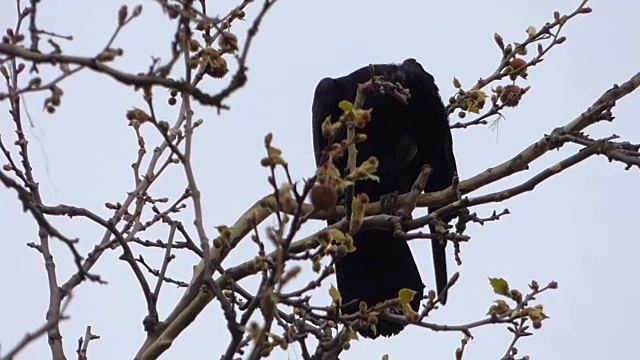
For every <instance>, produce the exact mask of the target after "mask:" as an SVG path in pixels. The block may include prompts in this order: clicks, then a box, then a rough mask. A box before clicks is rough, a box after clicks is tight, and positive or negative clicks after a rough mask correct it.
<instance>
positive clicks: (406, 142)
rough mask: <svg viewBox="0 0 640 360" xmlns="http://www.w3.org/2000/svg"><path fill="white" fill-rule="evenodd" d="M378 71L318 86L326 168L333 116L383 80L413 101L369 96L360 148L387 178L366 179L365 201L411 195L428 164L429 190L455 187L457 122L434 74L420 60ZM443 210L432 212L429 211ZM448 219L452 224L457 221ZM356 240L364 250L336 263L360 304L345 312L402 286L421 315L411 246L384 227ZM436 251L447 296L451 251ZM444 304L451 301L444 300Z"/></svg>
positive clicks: (436, 247)
mask: <svg viewBox="0 0 640 360" xmlns="http://www.w3.org/2000/svg"><path fill="white" fill-rule="evenodd" d="M373 69H374V71H373V74H372V71H371V68H370V67H369V66H365V67H362V68H360V69H358V70H356V71H354V72H352V73H351V74H349V75H346V76H343V77H339V78H335V79H333V78H324V79H322V80H321V81H320V82H319V83H318V85H317V87H316V89H315V94H314V98H313V105H312V115H313V147H314V153H315V159H316V165H317V166H319V165H320V163H321V161H323V152H324V150H325V149H326V147H327V143H328V140H327V139H326V138H324V137H323V136H322V126H321V125H322V122H323V121H324V120H325V118H326V117H327V116H329V115H331V118H332V121H336V120H337V119H338V118H339V117H340V115H341V114H342V110H341V109H340V108H339V107H338V103H339V102H340V101H342V100H348V101H351V102H353V101H354V99H355V96H356V91H357V87H358V84H359V83H364V82H366V81H368V80H369V79H371V77H372V75H376V76H382V77H383V80H385V81H389V82H391V83H399V84H400V85H402V87H404V88H405V89H409V91H410V95H411V97H410V99H409V101H408V104H403V103H401V102H400V101H399V100H397V99H395V98H393V97H392V96H390V95H384V94H376V95H367V97H366V99H365V102H364V106H363V109H370V108H373V111H372V113H371V120H370V121H369V122H368V123H367V125H366V126H365V128H364V129H357V132H364V133H365V134H366V135H367V139H366V140H365V141H364V142H363V143H359V144H358V145H357V149H358V156H357V163H358V164H360V163H361V162H362V161H364V160H366V159H368V158H369V157H370V156H375V157H377V159H378V161H379V165H378V171H377V173H376V175H378V176H379V178H380V181H379V182H375V181H370V180H366V181H358V182H356V185H355V188H354V194H355V195H356V196H357V194H359V193H361V192H365V193H366V194H367V195H368V196H369V198H370V200H371V202H375V201H378V200H380V197H381V196H384V195H387V194H390V193H393V192H398V193H399V194H403V193H406V192H408V191H409V190H410V189H411V186H412V184H413V182H414V181H415V180H416V178H417V177H418V174H419V173H420V171H421V168H422V166H423V164H429V165H430V166H431V167H432V172H431V174H430V176H429V178H428V181H427V183H426V187H425V191H427V192H430V191H438V190H442V189H445V188H447V187H449V186H450V185H451V183H452V180H453V177H454V174H455V172H456V161H455V157H454V154H453V141H452V138H451V131H450V129H449V121H448V118H447V114H446V111H445V108H444V104H443V103H442V100H441V98H440V95H439V90H438V87H437V86H436V84H435V81H434V78H433V76H432V75H431V74H429V73H428V72H426V71H425V70H424V69H423V68H422V66H421V65H420V64H419V63H418V62H417V61H416V60H415V59H407V60H405V61H403V62H402V64H378V65H374V66H373ZM342 136H344V134H342ZM341 139H342V138H340V139H337V141H340V140H341ZM334 141H335V140H334ZM346 158H347V157H346V155H345V156H342V157H340V158H339V159H336V163H335V165H336V166H337V168H338V169H340V170H341V171H343V169H344V168H345V167H346ZM436 209H437V208H429V209H428V211H429V212H432V211H435V210H436ZM444 220H445V221H450V218H449V219H444ZM331 223H333V222H332V221H330V222H329V224H331ZM431 232H432V233H433V229H431ZM354 241H355V246H356V250H355V251H354V252H352V253H349V254H347V255H346V256H344V257H340V258H338V259H337V261H336V277H337V282H338V290H339V291H340V294H341V297H342V303H343V304H344V303H347V302H349V301H351V300H353V299H358V301H354V302H353V304H352V305H350V306H343V307H342V312H343V313H345V314H351V313H353V312H356V311H358V303H359V301H364V302H365V303H366V304H367V305H368V306H373V305H375V304H376V303H378V302H381V301H384V300H388V299H393V298H396V297H397V296H398V291H399V290H400V289H402V288H409V289H412V290H415V291H416V292H417V293H416V295H415V297H414V300H413V301H412V303H411V306H412V308H413V309H414V310H416V311H418V308H419V305H420V298H421V297H422V296H423V288H424V284H423V283H422V279H421V277H420V273H419V271H418V268H417V266H416V263H415V261H414V259H413V256H412V254H411V250H410V248H409V245H408V244H407V242H406V241H403V240H399V239H396V238H394V237H393V234H392V233H390V232H387V231H384V230H378V229H371V230H363V231H360V232H358V233H357V234H356V235H355V236H354ZM432 252H433V264H434V271H435V278H436V287H437V290H438V293H440V292H441V291H442V290H443V289H444V287H445V285H446V284H447V281H448V277H447V264H446V256H445V255H446V253H445V247H444V246H443V245H441V244H440V242H439V241H438V240H432ZM444 302H446V297H444V298H443V303H444ZM402 329H403V326H402V325H401V324H399V323H396V322H392V321H389V320H387V321H384V320H382V319H379V322H378V324H377V326H376V330H377V332H376V333H375V334H374V333H373V331H372V330H371V328H366V329H360V330H358V332H359V333H360V334H361V335H362V336H365V337H369V338H376V337H378V335H383V336H387V337H388V336H391V335H395V334H397V333H399V332H400V331H401V330H402Z"/></svg>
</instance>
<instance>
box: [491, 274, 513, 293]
mask: <svg viewBox="0 0 640 360" xmlns="http://www.w3.org/2000/svg"><path fill="white" fill-rule="evenodd" d="M489 284H491V287H492V288H493V292H494V293H496V294H498V295H503V296H509V283H507V280H505V279H503V278H489Z"/></svg>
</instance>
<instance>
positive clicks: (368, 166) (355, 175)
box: [346, 156, 380, 181]
mask: <svg viewBox="0 0 640 360" xmlns="http://www.w3.org/2000/svg"><path fill="white" fill-rule="evenodd" d="M377 170H378V159H376V158H375V157H374V156H371V157H370V158H369V159H367V160H366V161H365V162H363V163H362V164H360V166H358V167H357V168H356V169H355V170H353V171H351V172H350V173H349V175H347V177H346V180H348V181H355V180H373V181H380V178H379V177H378V176H376V175H374V173H375V172H376V171H377Z"/></svg>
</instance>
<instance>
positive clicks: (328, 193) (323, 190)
mask: <svg viewBox="0 0 640 360" xmlns="http://www.w3.org/2000/svg"><path fill="white" fill-rule="evenodd" d="M337 201H338V194H337V193H336V190H335V189H334V188H332V187H330V186H327V185H315V186H314V187H313V189H311V204H312V205H313V207H314V208H316V209H318V210H329V209H332V208H333V207H334V206H336V202H337Z"/></svg>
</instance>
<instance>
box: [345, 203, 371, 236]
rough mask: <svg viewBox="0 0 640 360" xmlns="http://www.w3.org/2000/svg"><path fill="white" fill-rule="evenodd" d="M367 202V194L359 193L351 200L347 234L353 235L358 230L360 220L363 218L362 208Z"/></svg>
mask: <svg viewBox="0 0 640 360" xmlns="http://www.w3.org/2000/svg"><path fill="white" fill-rule="evenodd" d="M368 203H369V196H367V194H365V193H360V194H359V195H358V196H355V197H354V198H353V200H352V201H351V219H350V220H349V234H351V235H353V234H355V233H357V232H358V230H360V226H361V225H362V220H363V219H364V210H365V207H366V205H367V204H368Z"/></svg>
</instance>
